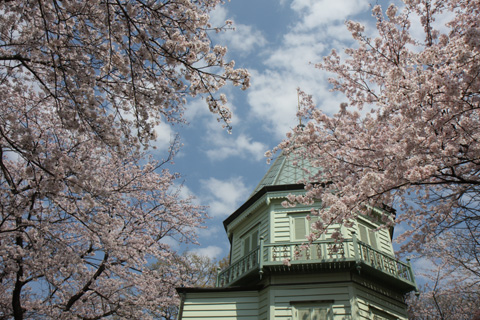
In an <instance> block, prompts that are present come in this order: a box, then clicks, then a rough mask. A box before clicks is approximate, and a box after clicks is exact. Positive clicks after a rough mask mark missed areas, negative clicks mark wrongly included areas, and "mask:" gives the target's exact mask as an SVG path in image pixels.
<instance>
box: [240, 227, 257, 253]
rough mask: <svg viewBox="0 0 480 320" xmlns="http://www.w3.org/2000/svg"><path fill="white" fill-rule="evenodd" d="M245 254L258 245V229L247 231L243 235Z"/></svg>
mask: <svg viewBox="0 0 480 320" xmlns="http://www.w3.org/2000/svg"><path fill="white" fill-rule="evenodd" d="M242 239H243V255H244V256H246V255H247V254H249V253H250V252H251V251H252V250H254V249H256V248H257V247H258V244H259V242H258V229H254V230H251V231H249V232H248V233H246V234H245V235H244V236H243V237H242Z"/></svg>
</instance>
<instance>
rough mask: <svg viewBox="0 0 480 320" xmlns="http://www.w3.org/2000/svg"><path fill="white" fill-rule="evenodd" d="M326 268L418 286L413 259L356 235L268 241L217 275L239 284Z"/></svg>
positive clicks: (223, 280) (223, 283)
mask: <svg viewBox="0 0 480 320" xmlns="http://www.w3.org/2000/svg"><path fill="white" fill-rule="evenodd" d="M322 269H325V270H326V269H328V270H332V269H344V270H345V269H356V270H357V272H360V273H363V274H366V275H369V276H371V277H375V278H377V279H381V280H382V282H385V283H391V284H394V285H396V286H398V287H399V288H401V289H402V290H404V291H405V292H409V291H412V290H416V289H417V286H416V283H415V278H414V275H413V272H412V267H411V264H410V262H408V263H405V262H402V261H400V260H397V259H395V258H394V257H392V256H390V255H387V254H385V253H383V252H380V251H378V250H376V249H374V248H372V247H370V246H369V245H368V244H365V243H363V242H361V241H358V240H357V239H356V237H353V238H352V239H345V240H344V241H343V242H341V243H335V242H334V241H333V240H330V241H315V242H313V243H312V244H311V245H310V246H304V244H303V243H301V242H288V243H274V244H268V243H264V241H263V239H262V240H260V246H259V247H258V248H257V249H255V250H253V251H251V252H250V253H249V254H247V255H246V256H245V257H243V258H242V259H240V260H238V261H236V262H235V263H233V264H232V265H231V266H229V267H228V268H226V269H225V270H223V271H221V272H219V273H218V275H217V284H216V286H217V287H228V286H233V285H237V284H238V283H239V282H242V283H245V281H244V280H246V279H252V277H253V278H256V279H258V277H259V276H260V277H261V275H262V274H263V273H265V272H293V271H295V270H310V271H318V272H321V270H322Z"/></svg>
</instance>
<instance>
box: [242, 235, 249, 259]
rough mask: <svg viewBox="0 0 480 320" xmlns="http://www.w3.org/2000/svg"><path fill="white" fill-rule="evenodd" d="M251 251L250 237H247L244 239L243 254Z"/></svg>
mask: <svg viewBox="0 0 480 320" xmlns="http://www.w3.org/2000/svg"><path fill="white" fill-rule="evenodd" d="M249 252H250V237H245V239H243V255H246V254H247V253H249Z"/></svg>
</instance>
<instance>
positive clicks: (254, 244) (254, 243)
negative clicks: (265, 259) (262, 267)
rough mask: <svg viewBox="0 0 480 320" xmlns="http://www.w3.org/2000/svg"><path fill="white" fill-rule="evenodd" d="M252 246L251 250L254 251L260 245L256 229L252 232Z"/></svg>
mask: <svg viewBox="0 0 480 320" xmlns="http://www.w3.org/2000/svg"><path fill="white" fill-rule="evenodd" d="M251 241H252V242H251V247H250V251H252V250H253V249H256V248H257V247H258V230H255V231H254V232H253V233H252V240H251Z"/></svg>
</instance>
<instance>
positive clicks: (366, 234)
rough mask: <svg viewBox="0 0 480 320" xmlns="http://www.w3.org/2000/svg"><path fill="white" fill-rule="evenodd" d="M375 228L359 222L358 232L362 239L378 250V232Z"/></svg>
mask: <svg viewBox="0 0 480 320" xmlns="http://www.w3.org/2000/svg"><path fill="white" fill-rule="evenodd" d="M374 229H375V228H374V227H372V226H369V225H367V224H365V223H363V222H360V221H359V222H358V233H359V236H360V241H362V242H363V243H366V244H368V245H370V246H371V247H372V248H373V249H376V250H378V245H377V233H376V232H375V231H373V230H374Z"/></svg>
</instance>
